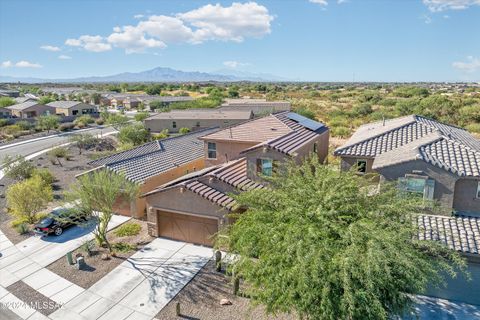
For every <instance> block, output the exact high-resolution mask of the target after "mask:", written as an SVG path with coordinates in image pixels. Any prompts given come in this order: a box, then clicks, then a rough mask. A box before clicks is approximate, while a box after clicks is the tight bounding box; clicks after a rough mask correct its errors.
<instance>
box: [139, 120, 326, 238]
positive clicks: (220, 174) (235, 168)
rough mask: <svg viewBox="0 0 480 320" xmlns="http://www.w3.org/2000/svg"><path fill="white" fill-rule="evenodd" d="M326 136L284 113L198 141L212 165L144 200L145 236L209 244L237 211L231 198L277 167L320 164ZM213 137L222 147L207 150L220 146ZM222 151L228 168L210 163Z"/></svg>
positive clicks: (312, 124)
mask: <svg viewBox="0 0 480 320" xmlns="http://www.w3.org/2000/svg"><path fill="white" fill-rule="evenodd" d="M294 119H295V120H294ZM269 131H272V132H275V133H277V134H271V133H270V132H269ZM278 133H279V134H278ZM230 134H231V135H230ZM328 136H329V130H328V128H327V127H326V126H324V125H323V124H321V123H318V122H316V121H312V120H309V119H306V118H304V117H302V116H299V115H297V114H294V113H288V112H283V113H281V114H276V115H271V116H267V117H265V118H260V119H256V120H252V121H249V122H248V123H244V124H239V125H236V126H233V127H231V128H227V129H223V130H221V131H218V132H216V133H211V134H209V135H207V136H204V137H202V138H200V139H201V140H204V141H205V146H206V153H207V157H209V159H207V165H212V164H213V166H210V167H207V168H206V169H204V170H202V171H199V172H195V173H192V174H190V175H186V176H183V177H181V178H179V179H177V180H175V181H172V182H169V183H167V184H165V185H163V186H161V187H159V188H157V189H155V190H153V191H151V192H148V193H146V194H145V195H144V196H143V197H145V198H146V201H147V208H148V209H147V217H148V225H149V232H150V234H151V235H153V236H162V237H168V238H172V239H177V240H182V241H187V242H193V243H197V244H202V245H212V239H211V236H212V235H213V234H215V233H216V232H217V231H218V230H219V228H221V227H222V226H223V225H227V224H229V223H232V222H233V221H232V220H231V219H230V218H229V217H228V214H229V213H231V212H232V211H237V212H238V210H239V208H237V207H236V206H235V201H234V200H233V198H232V197H231V194H234V193H239V192H242V191H246V190H250V189H253V188H262V187H263V185H262V183H263V179H262V176H263V175H266V176H269V175H272V173H273V172H274V170H275V168H277V167H278V165H279V164H280V163H284V162H286V161H288V160H293V161H296V162H298V163H300V162H301V161H302V160H303V159H304V158H305V157H306V156H307V155H309V154H312V153H316V154H317V156H318V158H319V160H320V161H321V162H324V161H325V158H326V156H327V153H328ZM218 137H221V138H222V141H223V142H224V143H225V145H218V148H216V149H211V148H210V147H211V146H210V144H212V143H218V142H219V141H220V140H216V139H215V140H214V139H213V138H218ZM225 137H229V139H230V140H228V141H227V140H225V139H224V138H225ZM230 137H231V138H230ZM258 137H261V139H259V138H258ZM246 140H248V141H249V142H248V143H247V144H245V143H244V142H245V141H246ZM213 141H215V142H213ZM227 148H228V149H227ZM232 150H233V151H232ZM217 152H218V153H217ZM222 152H226V153H228V152H230V154H229V156H227V157H226V159H228V162H227V163H221V161H218V164H215V163H217V161H209V160H212V158H215V159H216V160H219V159H220V157H219V156H218V157H216V154H218V155H220V154H221V153H222Z"/></svg>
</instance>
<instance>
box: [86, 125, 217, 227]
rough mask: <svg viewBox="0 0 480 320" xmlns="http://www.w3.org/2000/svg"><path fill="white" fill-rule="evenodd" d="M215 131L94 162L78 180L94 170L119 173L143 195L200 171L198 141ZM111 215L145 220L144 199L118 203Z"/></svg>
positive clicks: (150, 144) (155, 143) (148, 145)
mask: <svg viewBox="0 0 480 320" xmlns="http://www.w3.org/2000/svg"><path fill="white" fill-rule="evenodd" d="M216 130H218V129H216V128H209V129H204V130H199V131H196V132H192V133H189V134H185V135H181V136H176V137H172V138H167V139H162V140H156V141H152V142H148V143H145V144H143V145H141V146H138V147H136V148H133V149H130V150H127V151H124V152H120V153H117V154H114V155H111V156H108V157H104V158H100V159H97V160H94V161H91V162H90V163H89V165H91V166H94V167H95V168H94V169H92V170H89V171H86V172H84V173H82V174H80V175H78V176H81V175H84V174H88V173H90V172H92V171H95V170H111V171H113V172H116V173H123V174H124V175H125V177H126V178H127V179H128V180H130V181H132V182H135V183H137V184H138V185H139V186H140V193H141V194H143V193H146V192H149V191H151V190H153V189H154V188H157V187H158V186H159V185H162V184H164V183H167V182H169V181H172V180H174V179H176V178H178V177H180V176H183V175H185V174H188V173H190V172H194V171H197V170H200V169H203V168H204V166H205V160H204V156H203V142H202V141H200V140H198V138H199V137H201V136H202V135H205V134H209V133H212V132H214V131H216ZM78 176H77V177H78ZM115 211H116V212H117V213H119V214H122V215H126V216H132V217H135V218H142V217H144V216H145V199H144V198H140V197H139V198H137V199H136V200H135V201H133V202H132V203H125V201H119V202H118V205H117V206H116V208H115Z"/></svg>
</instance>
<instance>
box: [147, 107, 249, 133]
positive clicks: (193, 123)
mask: <svg viewBox="0 0 480 320" xmlns="http://www.w3.org/2000/svg"><path fill="white" fill-rule="evenodd" d="M252 118H253V113H252V112H251V111H248V110H247V111H220V110H216V109H188V110H172V111H170V112H161V113H159V114H156V115H154V116H151V117H149V118H147V119H145V120H144V123H145V126H146V127H147V128H148V130H150V131H151V132H160V131H162V130H164V129H167V130H168V132H172V133H176V132H178V130H180V128H188V129H190V131H195V130H199V129H203V128H210V127H220V128H223V127H227V126H231V125H233V124H236V123H239V122H242V121H246V120H249V119H252Z"/></svg>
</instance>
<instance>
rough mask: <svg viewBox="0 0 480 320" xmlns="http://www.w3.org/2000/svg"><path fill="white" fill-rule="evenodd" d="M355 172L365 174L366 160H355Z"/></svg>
mask: <svg viewBox="0 0 480 320" xmlns="http://www.w3.org/2000/svg"><path fill="white" fill-rule="evenodd" d="M357 171H358V172H359V173H366V172H367V160H357Z"/></svg>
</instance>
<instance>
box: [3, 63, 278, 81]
mask: <svg viewBox="0 0 480 320" xmlns="http://www.w3.org/2000/svg"><path fill="white" fill-rule="evenodd" d="M207 81H216V82H234V81H288V79H285V78H282V77H279V76H275V75H270V74H257V73H250V72H243V71H242V72H238V71H232V70H219V71H218V72H214V73H208V72H198V71H180V70H175V69H172V68H164V67H158V68H154V69H151V70H146V71H141V72H123V73H118V74H115V75H111V76H92V77H81V78H71V79H41V78H31V77H28V78H22V77H11V76H3V75H0V82H9V83H12V82H22V83H45V82H52V83H61V82H65V83H85V82H207Z"/></svg>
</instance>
